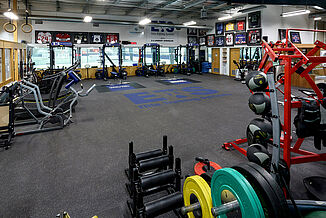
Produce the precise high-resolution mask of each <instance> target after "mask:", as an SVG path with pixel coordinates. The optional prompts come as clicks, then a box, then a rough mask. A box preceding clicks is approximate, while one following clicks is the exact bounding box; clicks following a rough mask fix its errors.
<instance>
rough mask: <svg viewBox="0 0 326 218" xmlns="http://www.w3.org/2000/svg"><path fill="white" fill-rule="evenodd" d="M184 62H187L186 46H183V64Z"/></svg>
mask: <svg viewBox="0 0 326 218" xmlns="http://www.w3.org/2000/svg"><path fill="white" fill-rule="evenodd" d="M179 52H180V50H179ZM179 62H180V61H179ZM182 63H187V49H186V48H184V47H182V48H181V64H182Z"/></svg>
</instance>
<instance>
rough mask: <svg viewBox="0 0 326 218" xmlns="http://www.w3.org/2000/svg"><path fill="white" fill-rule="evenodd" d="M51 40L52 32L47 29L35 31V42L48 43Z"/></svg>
mask: <svg viewBox="0 0 326 218" xmlns="http://www.w3.org/2000/svg"><path fill="white" fill-rule="evenodd" d="M51 42H52V33H51V32H47V31H35V43H39V44H48V43H51Z"/></svg>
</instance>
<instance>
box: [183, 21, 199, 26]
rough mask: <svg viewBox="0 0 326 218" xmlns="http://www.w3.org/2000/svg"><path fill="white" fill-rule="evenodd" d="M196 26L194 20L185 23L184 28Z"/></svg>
mask: <svg viewBox="0 0 326 218" xmlns="http://www.w3.org/2000/svg"><path fill="white" fill-rule="evenodd" d="M195 24H196V21H193V20H192V21H188V22H185V23H183V25H184V26H191V25H195Z"/></svg>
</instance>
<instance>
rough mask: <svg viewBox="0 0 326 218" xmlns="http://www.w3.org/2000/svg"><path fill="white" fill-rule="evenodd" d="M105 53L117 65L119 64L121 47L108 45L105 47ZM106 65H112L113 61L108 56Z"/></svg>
mask: <svg viewBox="0 0 326 218" xmlns="http://www.w3.org/2000/svg"><path fill="white" fill-rule="evenodd" d="M105 53H106V55H107V56H109V58H110V59H111V61H112V62H113V63H114V64H115V65H116V66H119V48H118V47H107V48H105ZM105 65H106V66H108V67H111V66H112V63H111V62H110V61H109V60H108V59H107V58H105Z"/></svg>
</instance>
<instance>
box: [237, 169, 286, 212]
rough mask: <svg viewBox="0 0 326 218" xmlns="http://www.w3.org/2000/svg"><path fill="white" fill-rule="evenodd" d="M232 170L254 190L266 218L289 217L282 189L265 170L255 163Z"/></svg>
mask: <svg viewBox="0 0 326 218" xmlns="http://www.w3.org/2000/svg"><path fill="white" fill-rule="evenodd" d="M232 168H233V169H235V170H236V171H238V172H239V173H241V174H242V175H243V176H244V177H245V178H246V180H247V181H248V182H249V183H250V184H251V186H252V187H253V188H254V191H255V192H256V193H257V196H258V197H259V200H260V202H261V204H262V206H263V209H264V214H265V216H266V217H279V218H288V217H291V216H290V213H289V208H288V205H287V202H286V199H285V196H284V193H283V191H282V189H281V188H280V186H279V185H278V184H277V182H276V181H275V180H274V179H273V177H272V176H271V175H270V174H269V173H268V172H267V171H266V170H265V169H263V168H262V167H261V166H259V165H257V164H255V163H248V164H244V165H241V166H234V167H232Z"/></svg>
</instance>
